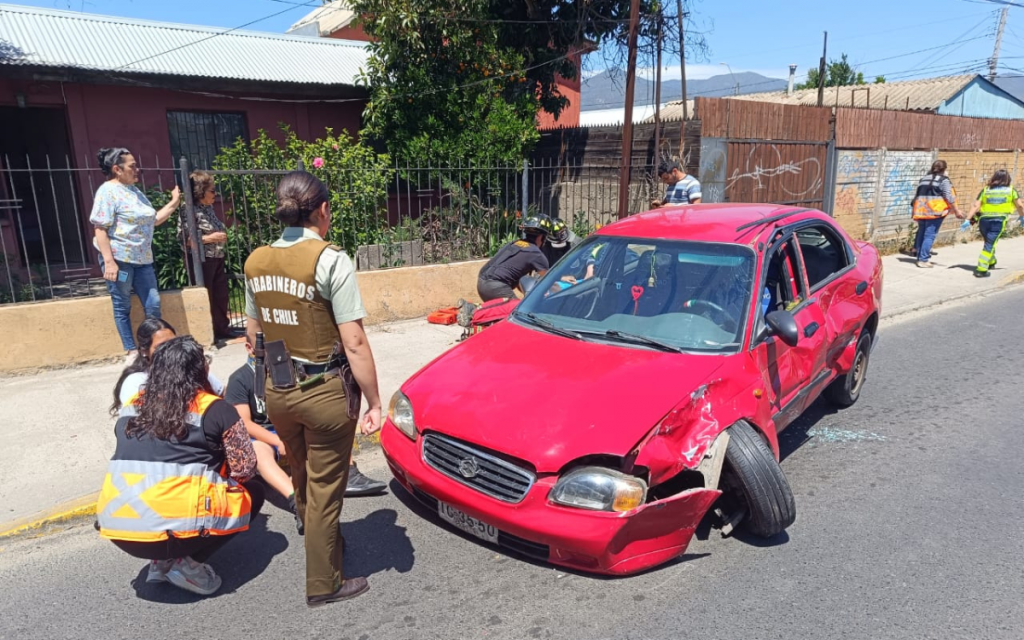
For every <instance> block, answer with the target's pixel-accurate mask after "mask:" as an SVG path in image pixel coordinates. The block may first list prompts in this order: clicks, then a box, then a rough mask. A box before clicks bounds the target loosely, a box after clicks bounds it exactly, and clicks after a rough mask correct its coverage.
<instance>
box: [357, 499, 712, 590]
mask: <svg viewBox="0 0 1024 640" xmlns="http://www.w3.org/2000/svg"><path fill="white" fill-rule="evenodd" d="M390 489H391V493H393V494H394V495H395V497H397V498H398V500H399V501H400V502H401V503H402V504H403V505H405V506H406V507H408V508H409V510H411V511H412V512H413V513H415V514H416V515H417V516H419V517H421V518H423V519H424V520H428V521H429V522H430V523H431V524H432V525H434V526H436V527H437V528H438V529H439V530H440V531H439V532H438V534H439V535H452V536H458V537H460V538H462V539H463V540H467V541H469V542H472V543H474V544H478V545H480V546H481V547H484V548H486V549H489V550H492V551H494V552H495V553H498V554H501V555H502V556H504V557H505V559H503V560H500V561H499V562H505V561H507V560H515V561H519V562H523V563H525V564H529V565H533V566H535V567H539V568H542V569H547V570H551V569H554V570H555V571H560V572H562V573H565V574H568V575H572V576H577V577H580V578H589V579H591V580H598V581H604V580H623V579H627V578H635V577H637V576H644V575H647V574H650V573H656V572H657V571H659V570H662V569H666V568H669V567H674V566H676V565H679V564H683V563H685V562H691V561H693V560H700V559H701V558H706V557H708V556H710V555H711V554H710V553H684V554H683V555H682V556H680V557H678V558H675V559H674V560H670V561H668V562H666V563H665V564H661V565H658V566H656V567H652V568H650V569H647V570H645V571H642V572H640V573H634V574H630V575H628V576H609V575H601V574H595V573H587V572H585V571H577V570H575V569H571V568H569V567H563V566H559V565H555V564H551V563H550V562H546V561H544V560H540V559H537V558H534V557H531V556H528V555H525V554H522V553H517V552H515V551H513V550H511V549H507V548H505V547H499V546H496V545H492V544H489V543H487V542H484V541H482V540H479V539H478V538H475V537H474V536H472V535H470V534H468V533H465V532H463V531H459V530H457V529H455V528H454V527H450V526H448V525H447V524H445V523H444V522H442V521H441V519H440V518H439V517H438V515H437V512H436V511H432V510H430V509H429V508H427V506H426V505H424V504H423V503H422V502H420V501H419V500H417V499H416V498H415V497H413V496H412V495H410V494H409V492H408V491H407V490H406V488H405V487H403V486H402V485H401V484H400V483H399V482H398V481H397V480H392V481H391V485H390ZM694 537H696V536H694ZM359 575H362V574H359Z"/></svg>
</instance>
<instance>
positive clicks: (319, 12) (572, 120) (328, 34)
mask: <svg viewBox="0 0 1024 640" xmlns="http://www.w3.org/2000/svg"><path fill="white" fill-rule="evenodd" d="M358 17H359V16H358V15H356V13H355V12H354V11H352V10H351V9H350V8H349V5H348V2H347V1H346V0H333V2H328V3H325V4H324V5H323V6H321V7H318V8H316V9H314V10H313V11H311V12H309V14H307V15H306V16H305V17H303V18H302V19H301V20H299V21H298V22H296V23H295V24H293V25H292V26H291V27H290V28H289V29H288V33H291V34H296V35H306V36H313V37H320V38H342V39H347V40H358V41H362V42H369V41H370V40H372V38H371V37H370V36H368V35H367V34H366V32H365V31H363V28H362V26H361V25H360V24H359V20H358V19H357V18H358ZM592 49H593V48H592V47H590V46H588V47H587V48H585V49H584V50H583V51H582V53H577V54H574V55H573V56H572V60H573V61H574V62H575V63H576V79H575V80H569V79H567V78H563V77H562V76H558V78H557V80H556V82H557V85H558V92H559V93H560V94H561V95H563V96H565V97H566V98H568V99H569V106H567V107H566V108H565V109H563V110H562V113H560V114H559V116H558V118H557V119H556V118H555V116H553V115H552V114H550V113H547V112H546V111H541V112H540V113H538V114H537V128H538V129H555V128H559V127H578V126H579V124H580V83H581V75H580V71H581V69H582V60H583V54H584V53H589V52H590V51H591V50H592Z"/></svg>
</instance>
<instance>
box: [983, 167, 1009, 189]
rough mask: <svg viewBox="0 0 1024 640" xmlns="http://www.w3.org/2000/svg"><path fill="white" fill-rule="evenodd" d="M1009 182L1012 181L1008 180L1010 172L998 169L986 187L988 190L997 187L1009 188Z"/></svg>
mask: <svg viewBox="0 0 1024 640" xmlns="http://www.w3.org/2000/svg"><path fill="white" fill-rule="evenodd" d="M1011 182H1012V179H1011V178H1010V172H1009V171H1007V170H1006V169H999V170H998V171H996V172H995V173H993V174H992V177H991V178H990V179H989V181H988V186H989V188H990V189H995V188H997V187H1008V186H1010V183H1011Z"/></svg>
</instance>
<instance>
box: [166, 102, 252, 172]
mask: <svg viewBox="0 0 1024 640" xmlns="http://www.w3.org/2000/svg"><path fill="white" fill-rule="evenodd" d="M167 130H168V133H169V134H170V137H171V154H172V155H173V156H174V161H175V162H177V161H178V160H180V159H181V157H182V156H184V157H186V158H188V161H189V163H190V165H191V166H192V168H194V169H211V168H213V161H214V159H215V158H216V157H217V155H218V154H219V153H220V150H221V149H222V148H224V147H230V146H231V145H233V144H234V143H235V141H236V140H238V138H242V139H243V140H246V141H248V140H249V135H248V127H247V126H246V123H245V114H244V113H204V112H198V111H168V112H167Z"/></svg>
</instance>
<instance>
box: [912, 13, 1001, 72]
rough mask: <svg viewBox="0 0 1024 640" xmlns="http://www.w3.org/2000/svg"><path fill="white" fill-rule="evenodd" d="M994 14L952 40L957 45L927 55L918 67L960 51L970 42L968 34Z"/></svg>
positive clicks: (952, 43)
mask: <svg viewBox="0 0 1024 640" xmlns="http://www.w3.org/2000/svg"><path fill="white" fill-rule="evenodd" d="M994 15H995V14H994V13H993V14H989V15H986V16H985V17H984V18H982V19H981V20H979V21H978V23H977V24H975V25H974V26H973V27H971V28H970V29H968V30H967V31H964V32H963V33H961V34H960V35H959V36H957V37H956V39H955V40H953V41H952V42H950V43H949V44H950V45H956V46H955V47H951V48H950V49H948V50H946V51H944V52H940V53H938V54H933V55H930V56H926V57H925V58H923V59H922V60H921V62H919V63H918V65H917V66H918V67H923V66H925V65H927V64H935V63H937V62H939V61H940V60H942V59H943V58H945V57H947V56H949V55H950V54H951V53H953V52H955V51H959V50H960V49H962V48H963V47H964V45H966V44H967V42H968V41H967V40H966V38H967V36H969V35H970V34H971V33H973V32H974V31H975V30H976V29H977V28H978V27H980V26H982V25H984V24H985V21H986V20H988V19H989V18H990V17H992V16H994ZM957 43H959V44H957Z"/></svg>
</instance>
